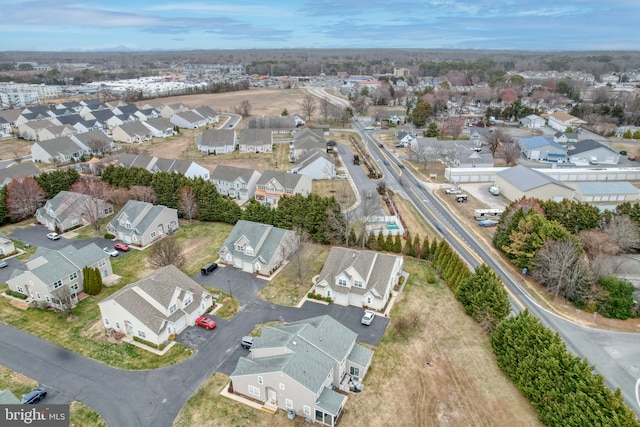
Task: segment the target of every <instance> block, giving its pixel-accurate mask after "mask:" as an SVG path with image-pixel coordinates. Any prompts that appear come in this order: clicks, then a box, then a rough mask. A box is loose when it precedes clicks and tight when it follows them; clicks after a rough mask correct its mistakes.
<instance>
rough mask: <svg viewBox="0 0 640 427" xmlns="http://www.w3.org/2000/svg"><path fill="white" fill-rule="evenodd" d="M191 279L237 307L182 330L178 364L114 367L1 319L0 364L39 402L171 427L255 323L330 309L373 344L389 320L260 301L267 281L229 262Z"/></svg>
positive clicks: (238, 352) (110, 420) (226, 365)
mask: <svg viewBox="0 0 640 427" xmlns="http://www.w3.org/2000/svg"><path fill="white" fill-rule="evenodd" d="M54 243H55V242H54ZM194 279H195V280H196V281H198V282H200V283H202V284H203V285H205V286H210V287H215V288H217V289H222V290H225V291H227V292H228V289H229V287H230V289H231V292H232V293H233V296H234V297H236V298H237V299H238V301H239V303H240V310H239V312H238V314H237V315H236V316H235V317H234V318H233V319H231V320H224V319H220V318H217V317H215V316H211V317H213V318H214V319H215V320H216V322H217V327H216V328H215V329H213V330H206V329H203V328H199V327H197V326H192V327H189V328H187V329H186V330H185V331H183V332H182V333H181V334H180V335H179V336H178V338H177V341H179V342H183V343H185V344H187V345H189V346H191V347H193V348H195V349H196V350H197V352H196V353H195V354H194V355H193V356H192V357H191V358H189V359H188V360H185V361H183V362H181V363H179V364H176V365H173V366H169V367H165V368H161V369H156V370H150V371H125V370H120V369H115V368H112V367H109V366H107V365H104V364H102V363H99V362H96V361H94V360H92V359H89V358H86V357H83V356H79V355H77V354H75V353H72V352H70V351H68V350H65V349H63V348H61V347H58V346H55V345H53V344H51V343H49V342H47V341H44V340H41V339H39V338H36V337H34V336H32V335H29V334H27V333H24V332H21V331H19V330H17V329H14V328H11V327H8V326H6V325H4V324H0V343H1V346H0V348H2V351H0V364H1V365H3V366H6V367H7V368H9V369H12V370H14V371H17V372H20V373H22V374H24V375H26V376H28V377H31V378H33V379H35V380H37V381H38V382H39V383H40V384H41V385H43V386H44V387H45V388H46V389H47V390H48V394H47V398H46V401H45V402H44V403H47V402H49V403H67V402H70V401H73V400H78V401H80V402H83V403H85V404H87V405H89V406H91V407H92V408H93V409H95V410H96V411H98V413H100V414H101V415H102V416H103V417H104V419H105V421H106V422H107V424H108V425H109V426H127V427H136V426H141V427H142V426H144V427H146V426H171V425H172V423H173V420H174V419H175V417H176V415H177V414H178V411H180V409H181V408H182V406H184V404H185V403H186V402H187V400H188V399H189V398H190V397H191V396H192V395H193V394H194V393H195V392H196V390H197V389H198V388H199V387H200V386H201V385H202V383H203V382H204V381H205V380H206V379H207V378H208V377H209V376H211V375H212V374H213V373H214V372H216V371H217V372H222V373H225V374H227V375H228V374H230V373H231V372H233V370H234V369H235V366H236V363H237V360H238V358H239V357H241V356H246V355H247V354H248V350H244V349H242V347H241V346H240V339H241V338H242V337H243V336H244V335H247V334H248V333H249V332H250V331H251V330H252V329H253V328H254V327H255V326H256V325H258V324H261V323H264V322H269V321H284V322H291V321H295V320H302V319H306V318H310V317H314V316H319V315H323V314H329V315H331V316H332V317H334V318H335V319H336V320H338V321H340V322H341V323H343V324H344V325H345V326H347V327H349V328H350V329H352V330H353V331H354V332H356V333H357V334H358V340H359V341H362V342H364V343H367V344H371V345H377V344H378V342H379V341H380V338H381V337H382V334H383V333H384V331H385V329H386V327H387V326H388V324H389V319H387V318H383V317H378V318H376V319H375V320H374V322H373V323H372V324H371V326H364V325H361V324H360V319H361V317H362V314H363V310H362V309H360V308H357V307H340V306H337V305H335V304H329V305H324V304H318V303H315V302H307V303H305V304H304V305H303V306H302V307H301V308H294V307H282V306H278V305H275V304H271V303H268V302H265V301H262V300H259V299H258V298H256V296H255V295H256V293H257V292H258V291H259V290H260V289H262V287H264V285H265V284H266V281H264V280H262V279H259V278H257V277H255V276H254V275H252V274H249V273H244V272H241V271H238V270H236V269H234V268H232V267H220V268H218V269H217V270H216V271H215V272H214V273H213V274H211V275H209V276H202V275H200V274H198V275H196V276H195V277H194ZM212 292H213V293H215V290H214V291H212Z"/></svg>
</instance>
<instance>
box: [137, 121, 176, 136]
mask: <svg viewBox="0 0 640 427" xmlns="http://www.w3.org/2000/svg"><path fill="white" fill-rule="evenodd" d="M140 123H142V124H143V125H144V126H146V127H147V129H149V131H151V135H152V136H154V137H156V138H168V137H170V136H173V135H175V133H176V132H175V131H174V130H173V125H172V124H171V122H170V121H169V120H167V119H165V118H164V117H156V118H151V119H147V120H145V121H143V122H140Z"/></svg>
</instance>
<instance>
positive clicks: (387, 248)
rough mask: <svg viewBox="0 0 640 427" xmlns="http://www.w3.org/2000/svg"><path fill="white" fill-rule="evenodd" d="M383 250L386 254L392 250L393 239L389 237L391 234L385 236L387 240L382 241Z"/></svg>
mask: <svg viewBox="0 0 640 427" xmlns="http://www.w3.org/2000/svg"><path fill="white" fill-rule="evenodd" d="M384 250H385V251H387V252H391V251H392V250H393V237H391V234H387V238H386V239H385V241H384Z"/></svg>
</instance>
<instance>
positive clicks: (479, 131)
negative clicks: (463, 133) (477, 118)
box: [469, 126, 493, 147]
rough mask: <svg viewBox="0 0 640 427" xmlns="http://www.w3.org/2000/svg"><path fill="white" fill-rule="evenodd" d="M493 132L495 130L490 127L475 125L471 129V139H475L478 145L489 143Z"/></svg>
mask: <svg viewBox="0 0 640 427" xmlns="http://www.w3.org/2000/svg"><path fill="white" fill-rule="evenodd" d="M492 132H493V130H492V129H489V128H483V127H478V126H473V127H471V128H470V129H469V140H470V141H473V142H474V143H475V145H477V146H478V147H481V146H483V145H487V144H488V143H489V138H490V135H491V133H492Z"/></svg>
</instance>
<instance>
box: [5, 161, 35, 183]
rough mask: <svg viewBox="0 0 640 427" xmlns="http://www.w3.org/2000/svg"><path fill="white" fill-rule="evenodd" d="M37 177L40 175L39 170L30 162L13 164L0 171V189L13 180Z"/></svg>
mask: <svg viewBox="0 0 640 427" xmlns="http://www.w3.org/2000/svg"><path fill="white" fill-rule="evenodd" d="M38 175H40V169H38V167H37V166H36V165H34V164H33V163H32V162H24V163H14V164H13V165H11V166H9V167H6V168H2V169H0V187H4V186H5V185H7V184H9V183H10V182H11V181H12V180H13V179H14V178H18V177H23V176H38Z"/></svg>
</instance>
